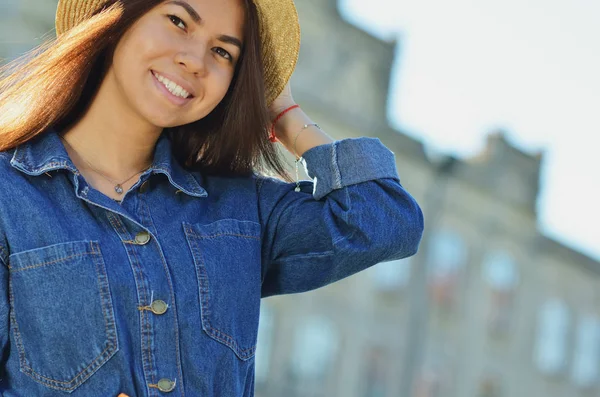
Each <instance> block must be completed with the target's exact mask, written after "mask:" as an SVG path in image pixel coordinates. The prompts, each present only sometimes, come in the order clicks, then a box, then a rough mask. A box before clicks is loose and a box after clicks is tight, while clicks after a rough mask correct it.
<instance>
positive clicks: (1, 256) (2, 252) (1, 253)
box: [0, 244, 8, 269]
mask: <svg viewBox="0 0 600 397" xmlns="http://www.w3.org/2000/svg"><path fill="white" fill-rule="evenodd" d="M7 259H8V250H7V249H6V248H4V246H3V245H2V244H0V262H2V265H3V266H4V267H6V268H7V269H8V262H7Z"/></svg>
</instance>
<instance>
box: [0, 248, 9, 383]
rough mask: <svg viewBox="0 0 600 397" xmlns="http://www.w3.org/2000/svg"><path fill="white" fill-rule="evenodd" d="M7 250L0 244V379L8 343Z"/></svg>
mask: <svg viewBox="0 0 600 397" xmlns="http://www.w3.org/2000/svg"><path fill="white" fill-rule="evenodd" d="M7 262H8V251H7V250H6V249H5V248H4V247H3V246H2V245H1V244H0V379H1V378H2V374H3V373H4V370H3V368H2V367H3V366H4V363H3V362H2V361H1V360H2V357H3V356H4V350H5V349H6V346H7V345H8V335H9V334H8V333H9V317H8V316H9V313H10V306H9V302H8V264H7Z"/></svg>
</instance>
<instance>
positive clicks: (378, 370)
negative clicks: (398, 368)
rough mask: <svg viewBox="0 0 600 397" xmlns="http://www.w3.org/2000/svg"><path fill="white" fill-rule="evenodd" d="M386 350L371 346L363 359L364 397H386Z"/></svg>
mask: <svg viewBox="0 0 600 397" xmlns="http://www.w3.org/2000/svg"><path fill="white" fill-rule="evenodd" d="M386 351H387V350H386V349H385V348H383V347H376V346H371V347H369V348H368V349H367V352H366V356H365V358H364V362H365V370H364V379H365V383H364V392H363V396H364V397H385V396H386V395H387V382H388V381H387V376H386V375H387V369H388V368H389V365H390V363H389V362H388V356H387V353H386Z"/></svg>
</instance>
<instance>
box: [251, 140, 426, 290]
mask: <svg viewBox="0 0 600 397" xmlns="http://www.w3.org/2000/svg"><path fill="white" fill-rule="evenodd" d="M302 157H303V160H302V161H303V165H304V167H305V169H306V172H307V175H308V176H309V177H310V178H311V179H312V181H300V187H301V190H300V191H299V192H296V191H294V188H295V186H296V184H295V182H292V183H290V182H284V181H281V180H278V179H275V178H270V177H264V178H261V179H259V181H258V184H257V186H258V191H259V206H260V217H261V224H262V225H263V240H262V241H263V243H262V264H263V266H262V281H263V283H262V297H267V296H272V295H282V294H290V293H298V292H305V291H310V290H313V289H316V288H320V287H322V286H325V285H328V284H331V283H333V282H335V281H338V280H341V279H343V278H345V277H348V276H350V275H353V274H355V273H357V272H359V271H362V270H364V269H366V268H368V267H370V266H373V265H375V264H377V263H379V262H385V261H389V260H394V259H401V258H405V257H408V256H411V255H414V254H415V253H416V252H417V249H418V246H419V243H420V241H421V236H422V233H423V213H422V212H421V208H420V207H419V205H418V204H417V202H416V201H415V199H414V198H413V197H412V196H411V195H410V194H409V193H408V192H407V191H406V190H405V189H404V188H403V187H402V185H401V184H400V178H399V176H398V171H397V169H396V161H395V157H394V153H393V152H392V151H390V150H389V149H388V148H387V147H386V146H384V145H383V144H382V143H381V141H380V140H379V139H378V138H370V137H360V138H347V139H343V140H339V141H335V142H332V143H328V144H324V145H319V146H316V147H313V148H311V149H309V150H307V151H306V152H305V153H304V155H303V156H302Z"/></svg>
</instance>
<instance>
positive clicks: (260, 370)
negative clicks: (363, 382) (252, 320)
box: [255, 301, 274, 384]
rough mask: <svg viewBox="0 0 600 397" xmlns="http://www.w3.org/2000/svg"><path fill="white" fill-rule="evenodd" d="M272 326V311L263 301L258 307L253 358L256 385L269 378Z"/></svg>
mask: <svg viewBox="0 0 600 397" xmlns="http://www.w3.org/2000/svg"><path fill="white" fill-rule="evenodd" d="M273 325H274V321H273V309H271V307H270V306H269V305H268V304H266V303H264V301H263V302H262V303H261V306H260V318H259V322H258V339H257V347H256V356H255V381H256V383H257V384H260V383H266V381H267V379H268V377H269V369H270V361H271V360H270V357H271V350H272V340H273Z"/></svg>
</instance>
